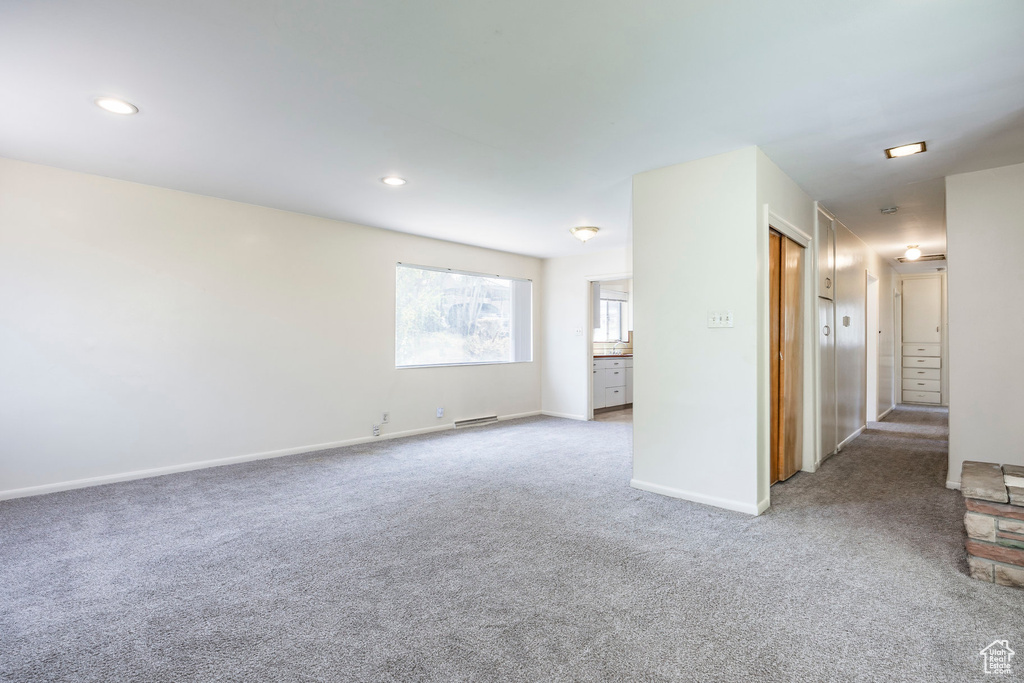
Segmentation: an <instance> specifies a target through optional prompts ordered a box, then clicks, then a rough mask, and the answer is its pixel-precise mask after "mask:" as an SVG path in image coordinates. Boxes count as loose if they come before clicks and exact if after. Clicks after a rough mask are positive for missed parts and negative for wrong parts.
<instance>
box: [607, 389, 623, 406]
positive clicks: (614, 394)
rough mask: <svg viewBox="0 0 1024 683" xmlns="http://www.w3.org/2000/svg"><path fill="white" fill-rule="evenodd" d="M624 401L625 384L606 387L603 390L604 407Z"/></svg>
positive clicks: (618, 404)
mask: <svg viewBox="0 0 1024 683" xmlns="http://www.w3.org/2000/svg"><path fill="white" fill-rule="evenodd" d="M625 403H626V385H622V386H621V387H608V388H607V389H605V390H604V405H605V407H606V408H608V407H611V406H621V405H625Z"/></svg>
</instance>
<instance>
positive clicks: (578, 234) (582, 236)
mask: <svg viewBox="0 0 1024 683" xmlns="http://www.w3.org/2000/svg"><path fill="white" fill-rule="evenodd" d="M600 229H601V228H595V227H594V226H592V225H582V226H580V227H578V228H570V229H569V232H571V233H572V236H573V237H575V238H576V239H578V240H579V241H580V242H586V241H587V240H589V239H590V238H591V237H593V236H595V235H596V234H597V232H598V231H599V230H600Z"/></svg>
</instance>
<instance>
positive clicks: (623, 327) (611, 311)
mask: <svg viewBox="0 0 1024 683" xmlns="http://www.w3.org/2000/svg"><path fill="white" fill-rule="evenodd" d="M628 302H629V295H628V294H626V293H625V292H615V291H611V290H607V289H602V290H601V306H600V313H601V316H600V319H599V320H595V321H594V322H595V323H598V326H597V327H595V328H594V341H596V342H620V341H626V340H627V339H629V331H628V326H629V310H628V307H629V303H628Z"/></svg>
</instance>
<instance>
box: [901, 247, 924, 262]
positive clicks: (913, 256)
mask: <svg viewBox="0 0 1024 683" xmlns="http://www.w3.org/2000/svg"><path fill="white" fill-rule="evenodd" d="M903 258H905V259H907V260H908V261H916V260H917V259H919V258H921V250H920V249H918V247H917V245H916V244H911V245H909V246H908V247H907V253H905V254H904V255H903Z"/></svg>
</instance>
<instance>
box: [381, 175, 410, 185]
mask: <svg viewBox="0 0 1024 683" xmlns="http://www.w3.org/2000/svg"><path fill="white" fill-rule="evenodd" d="M380 181H381V182H382V183H384V184H385V185H390V186H391V187H399V186H401V185H405V178H399V177H398V176H396V175H389V176H385V177H383V178H381V179H380Z"/></svg>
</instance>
